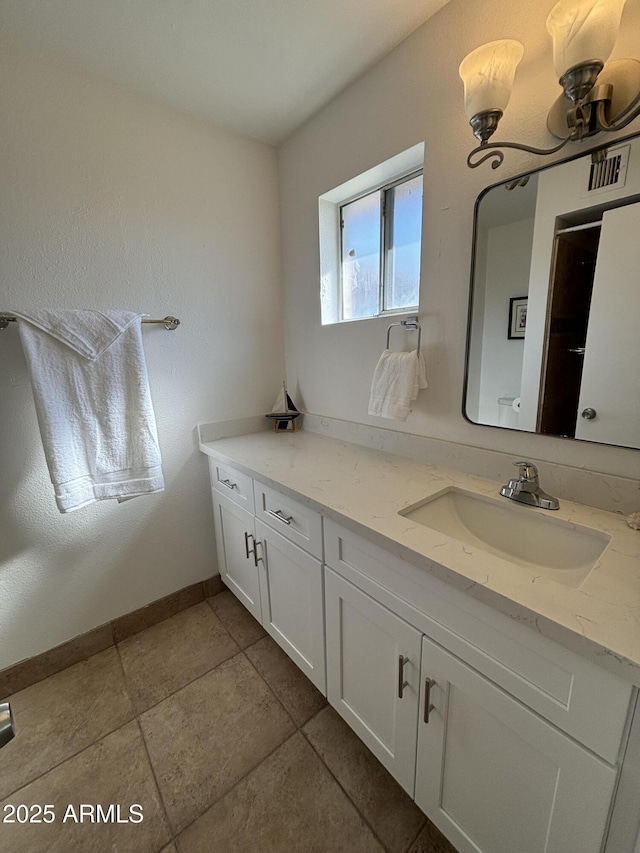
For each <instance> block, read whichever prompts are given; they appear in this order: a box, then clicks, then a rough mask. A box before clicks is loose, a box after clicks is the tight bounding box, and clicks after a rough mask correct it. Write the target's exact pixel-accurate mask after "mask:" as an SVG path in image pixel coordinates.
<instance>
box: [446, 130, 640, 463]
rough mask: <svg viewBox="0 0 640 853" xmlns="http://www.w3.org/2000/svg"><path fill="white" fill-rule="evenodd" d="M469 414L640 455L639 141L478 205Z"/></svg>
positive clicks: (567, 164)
mask: <svg viewBox="0 0 640 853" xmlns="http://www.w3.org/2000/svg"><path fill="white" fill-rule="evenodd" d="M463 413H464V416H465V417H466V418H467V420H469V421H471V422H472V423H476V424H483V425H487V426H496V427H502V428H504V429H515V430H521V431H524V432H535V433H539V434H543V435H553V436H561V437H564V438H573V439H578V440H583V441H595V442H598V443H602V444H613V445H618V446H621V447H633V448H640V135H635V136H630V137H625V138H624V139H618V140H616V141H615V142H611V143H609V144H608V145H607V146H604V145H603V146H600V147H599V148H596V149H591V150H590V151H589V152H587V153H585V154H582V155H577V156H574V157H572V158H569V159H567V160H564V161H562V162H560V163H555V164H553V165H551V166H546V167H544V168H542V169H539V170H536V171H534V172H531V173H529V174H527V175H521V176H518V177H516V178H512V179H510V180H508V181H505V182H503V183H501V184H495V185H493V186H491V187H488V188H487V189H486V190H484V191H483V192H482V193H481V194H480V196H479V197H478V199H477V201H476V207H475V217H474V243H473V254H472V266H471V296H470V303H469V325H468V337H467V357H466V369H465V383H464V396H463Z"/></svg>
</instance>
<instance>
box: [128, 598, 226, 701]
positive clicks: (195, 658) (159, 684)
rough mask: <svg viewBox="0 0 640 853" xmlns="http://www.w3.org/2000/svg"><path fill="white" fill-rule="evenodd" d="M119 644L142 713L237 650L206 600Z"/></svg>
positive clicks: (132, 691)
mask: <svg viewBox="0 0 640 853" xmlns="http://www.w3.org/2000/svg"><path fill="white" fill-rule="evenodd" d="M118 649H119V651H120V656H121V658H122V666H123V668H124V673H125V677H126V681H127V687H128V688H129V694H130V696H131V699H132V701H133V705H134V708H135V710H136V711H137V712H138V713H140V712H141V711H145V710H146V709H147V708H150V707H151V705H155V704H156V703H157V702H159V701H160V700H161V699H164V698H165V697H166V696H169V695H170V694H171V693H175V691H176V690H178V689H180V688H181V687H184V686H185V684H188V683H189V682H190V681H193V680H194V679H195V678H198V677H199V676H200V675H204V673H205V672H208V671H209V670H210V669H213V667H214V666H217V665H218V664H219V663H222V661H224V660H227V659H228V658H230V657H233V655H235V654H237V652H238V646H237V645H236V643H235V641H234V640H233V639H232V638H231V636H230V635H229V633H228V632H227V631H226V630H225V628H224V627H223V625H222V623H221V622H220V620H219V619H218V618H217V616H215V614H214V613H213V612H212V610H211V608H210V607H208V606H207V604H205V602H202V603H200V604H196V605H195V607H190V608H189V609H188V610H185V611H183V612H182V613H178V614H176V615H175V616H172V617H171V618H170V619H165V620H164V622H160V623H159V624H158V625H153V626H152V627H151V628H147V629H146V630H144V631H141V632H140V633H138V634H135V635H134V636H133V637H129V638H127V639H126V640H123V642H121V643H118Z"/></svg>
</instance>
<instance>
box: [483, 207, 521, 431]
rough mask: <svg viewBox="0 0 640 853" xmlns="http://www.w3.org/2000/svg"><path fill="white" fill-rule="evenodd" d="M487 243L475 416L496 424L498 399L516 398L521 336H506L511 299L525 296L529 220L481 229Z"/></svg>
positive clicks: (518, 394)
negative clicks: (481, 341)
mask: <svg viewBox="0 0 640 853" xmlns="http://www.w3.org/2000/svg"><path fill="white" fill-rule="evenodd" d="M481 238H484V239H485V240H486V241H487V249H486V260H485V265H486V266H485V270H486V271H485V273H484V277H483V280H484V281H485V282H491V287H490V288H488V292H485V294H484V299H483V303H484V315H483V318H482V334H483V337H484V340H483V344H482V365H481V371H480V377H481V378H480V393H479V400H478V417H477V418H472V420H478V421H480V423H485V424H491V423H493V424H497V423H498V414H499V412H498V398H499V397H507V396H510V397H519V396H520V382H521V380H522V351H523V346H524V339H522V338H520V339H515V340H514V339H509V337H508V334H507V330H508V326H509V300H510V299H512V298H513V297H516V296H526V295H527V292H528V290H529V267H530V264H531V243H532V240H533V218H531V219H523V220H521V221H520V222H510V223H509V224H508V225H500V226H497V227H495V228H488V229H482V232H481V234H479V235H478V239H481Z"/></svg>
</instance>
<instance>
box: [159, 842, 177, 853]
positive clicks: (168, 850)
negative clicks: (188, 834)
mask: <svg viewBox="0 0 640 853" xmlns="http://www.w3.org/2000/svg"><path fill="white" fill-rule="evenodd" d="M160 853H178V850H177V848H176V845H175V844H173V843H172V844H169V845H168V846H167V847H163V848H162V850H161V851H160Z"/></svg>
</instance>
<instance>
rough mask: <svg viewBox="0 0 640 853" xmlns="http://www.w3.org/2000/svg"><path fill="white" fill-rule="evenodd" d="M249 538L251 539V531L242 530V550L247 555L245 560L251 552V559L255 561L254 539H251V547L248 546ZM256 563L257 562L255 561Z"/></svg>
mask: <svg viewBox="0 0 640 853" xmlns="http://www.w3.org/2000/svg"><path fill="white" fill-rule="evenodd" d="M249 539H253V536H252V535H251V533H247V531H246V530H245V532H244V552H245V554H246V555H247V560H248V559H249V557H250V556H251V555H252V554H253V561H254V563H255V560H256V540H255V539H253V548H249ZM256 565H257V563H256Z"/></svg>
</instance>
